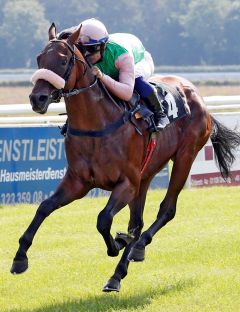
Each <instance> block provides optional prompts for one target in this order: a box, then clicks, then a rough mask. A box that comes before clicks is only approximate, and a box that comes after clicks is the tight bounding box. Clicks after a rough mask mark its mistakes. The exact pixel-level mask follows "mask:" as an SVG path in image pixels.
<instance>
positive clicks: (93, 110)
mask: <svg viewBox="0 0 240 312" xmlns="http://www.w3.org/2000/svg"><path fill="white" fill-rule="evenodd" d="M94 79H95V78H94V77H93V76H92V75H86V77H84V80H82V81H81V85H79V84H76V86H75V88H83V87H88V86H90V85H91V84H92V83H93V81H94ZM65 102H66V109H67V114H68V122H69V125H70V126H71V127H72V128H76V129H82V130H96V129H101V128H103V127H105V126H106V125H107V124H109V123H111V122H113V121H116V120H117V119H118V118H119V117H120V116H121V115H122V114H123V110H122V109H121V108H120V107H119V106H118V105H116V103H114V102H113V100H112V99H111V98H110V97H109V96H108V94H107V93H106V92H105V90H104V89H103V88H102V87H101V86H100V85H99V83H97V84H96V85H95V86H94V87H92V88H91V89H89V90H87V91H84V92H82V93H80V94H78V95H76V96H72V97H69V98H68V99H67V100H66V101H65Z"/></svg>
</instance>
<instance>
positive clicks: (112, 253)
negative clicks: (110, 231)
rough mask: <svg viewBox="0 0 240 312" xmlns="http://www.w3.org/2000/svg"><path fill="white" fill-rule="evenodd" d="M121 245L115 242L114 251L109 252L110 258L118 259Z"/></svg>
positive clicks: (109, 250)
mask: <svg viewBox="0 0 240 312" xmlns="http://www.w3.org/2000/svg"><path fill="white" fill-rule="evenodd" d="M119 251H120V245H119V244H118V242H116V241H114V246H113V248H112V249H108V250H107V254H108V256H109V257H117V256H118V255H119Z"/></svg>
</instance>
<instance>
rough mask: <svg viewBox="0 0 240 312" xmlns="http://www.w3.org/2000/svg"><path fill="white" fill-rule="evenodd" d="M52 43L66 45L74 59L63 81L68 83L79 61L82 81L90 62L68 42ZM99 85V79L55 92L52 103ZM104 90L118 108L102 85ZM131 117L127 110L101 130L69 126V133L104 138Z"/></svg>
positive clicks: (70, 62)
mask: <svg viewBox="0 0 240 312" xmlns="http://www.w3.org/2000/svg"><path fill="white" fill-rule="evenodd" d="M50 42H53V43H57V42H61V43H64V44H65V45H66V46H67V48H68V49H69V50H70V51H71V53H72V57H71V59H70V61H69V64H68V68H67V70H66V72H65V73H64V75H63V79H64V80H65V81H66V83H67V81H68V79H69V77H70V75H71V72H72V69H73V66H74V65H75V63H76V61H79V62H80V63H81V64H82V65H83V66H84V71H83V75H82V76H81V77H80V78H79V80H80V79H82V78H83V77H84V76H85V74H86V72H87V68H88V67H91V64H90V63H89V62H88V60H87V59H86V62H85V61H83V60H82V59H80V58H79V57H78V56H77V55H76V51H75V49H76V47H75V45H74V46H73V47H72V46H71V45H70V44H69V43H68V42H66V41H63V40H60V39H52V40H50ZM97 83H98V79H97V78H95V80H94V82H93V83H92V84H90V85H89V86H87V87H82V88H78V89H73V90H71V91H64V89H60V90H56V91H53V92H52V93H51V95H50V99H51V102H55V103H56V102H59V101H60V99H61V98H62V97H65V98H68V97H71V96H74V95H78V94H80V93H83V92H86V91H88V90H90V89H92V88H93V87H94V86H95V85H96V84H97ZM102 88H104V90H105V91H106V93H107V94H108V96H109V98H110V99H111V100H112V101H113V103H114V104H116V105H117V106H118V104H117V103H116V102H115V100H114V99H113V98H112V96H111V95H110V94H109V92H108V91H107V89H106V88H105V86H104V85H103V84H102ZM131 116H132V111H131V110H130V111H128V110H126V109H125V110H124V112H123V114H122V115H121V117H120V118H119V119H117V120H116V121H114V122H112V123H110V124H108V125H106V126H105V127H104V128H102V129H100V130H80V129H74V128H71V127H70V126H69V125H68V127H67V133H69V134H71V135H73V136H80V137H94V138H96V137H103V136H105V135H108V134H110V133H112V132H113V131H115V130H117V129H118V128H120V127H121V126H123V125H124V124H125V123H127V122H129V120H130V117H131Z"/></svg>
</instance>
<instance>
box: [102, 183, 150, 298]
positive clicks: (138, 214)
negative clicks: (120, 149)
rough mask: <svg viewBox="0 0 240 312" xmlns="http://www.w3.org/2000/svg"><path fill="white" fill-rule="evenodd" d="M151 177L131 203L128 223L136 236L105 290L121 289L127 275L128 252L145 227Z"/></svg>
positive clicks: (126, 249) (125, 250)
mask: <svg viewBox="0 0 240 312" xmlns="http://www.w3.org/2000/svg"><path fill="white" fill-rule="evenodd" d="M150 181H151V179H149V180H148V181H143V182H142V183H141V186H140V190H139V195H138V196H137V197H136V198H135V199H134V200H133V201H132V202H131V203H129V208H130V220H129V224H128V233H129V234H130V235H131V236H132V237H134V238H133V240H132V241H131V242H130V243H129V244H128V245H127V246H126V247H125V249H124V252H123V254H122V257H121V259H120V261H119V263H118V265H117V267H116V269H115V272H114V274H113V276H112V277H111V278H110V279H109V280H108V282H107V283H106V285H105V286H104V287H103V291H105V292H110V291H119V290H120V283H121V280H122V279H123V278H124V277H125V276H126V275H127V271H128V265H129V261H128V254H129V252H130V250H131V248H132V247H133V245H134V243H135V242H136V241H137V240H138V238H139V237H140V234H141V230H142V228H143V210H144V205H145V201H146V194H147V190H148V187H149V184H150Z"/></svg>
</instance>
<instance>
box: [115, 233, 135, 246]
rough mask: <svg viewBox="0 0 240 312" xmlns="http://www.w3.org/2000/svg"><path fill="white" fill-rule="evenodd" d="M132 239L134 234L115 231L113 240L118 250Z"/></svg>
mask: <svg viewBox="0 0 240 312" xmlns="http://www.w3.org/2000/svg"><path fill="white" fill-rule="evenodd" d="M133 240H134V236H133V235H131V234H129V233H128V234H126V233H122V232H117V234H116V236H115V241H116V242H117V243H118V245H119V248H120V250H121V249H123V248H124V247H126V246H127V245H128V244H130V243H131V242H132V241H133Z"/></svg>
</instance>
